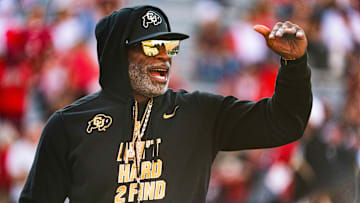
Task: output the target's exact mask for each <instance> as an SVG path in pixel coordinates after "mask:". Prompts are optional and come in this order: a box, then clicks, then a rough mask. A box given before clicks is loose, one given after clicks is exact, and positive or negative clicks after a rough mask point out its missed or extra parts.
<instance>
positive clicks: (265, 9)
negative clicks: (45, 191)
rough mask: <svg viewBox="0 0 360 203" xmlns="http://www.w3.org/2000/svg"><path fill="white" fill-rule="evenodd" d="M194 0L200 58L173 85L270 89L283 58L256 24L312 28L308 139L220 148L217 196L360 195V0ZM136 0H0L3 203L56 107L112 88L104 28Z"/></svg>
mask: <svg viewBox="0 0 360 203" xmlns="http://www.w3.org/2000/svg"><path fill="white" fill-rule="evenodd" d="M163 1H164V0H163ZM169 1H170V0H169ZM189 1H190V0H188V1H187V3H189ZM151 2H155V1H150V2H149V3H151ZM190 2H191V3H192V4H193V6H192V7H193V11H192V12H193V13H194V15H195V16H196V17H195V18H193V19H192V21H190V23H191V26H192V28H193V33H191V36H192V42H193V45H192V46H193V47H194V50H192V52H191V51H189V53H193V54H194V55H195V57H184V58H190V60H191V62H190V63H187V64H190V67H191V70H190V73H189V74H188V75H189V76H190V77H189V78H188V79H184V76H182V75H179V74H180V72H177V71H176V70H175V72H173V74H174V75H172V79H171V80H170V81H171V82H170V87H172V88H174V89H179V88H184V87H186V88H188V89H189V90H194V89H197V86H196V85H197V84H199V83H201V84H203V85H204V84H205V86H209V87H212V89H213V92H214V93H219V94H223V95H234V96H236V97H238V98H239V99H245V100H254V101H258V100H259V99H261V98H264V97H270V96H271V95H272V94H273V91H274V85H275V81H276V74H277V69H278V66H279V57H278V56H276V55H275V54H274V53H272V52H271V51H270V50H269V49H268V48H267V47H266V43H265V41H264V39H263V37H262V36H261V35H260V34H258V33H256V32H254V31H253V26H254V25H255V24H263V25H266V26H268V27H272V26H273V25H274V24H275V23H276V22H277V21H279V20H281V21H283V20H290V21H292V22H294V23H296V24H298V25H300V26H301V27H302V28H304V30H305V33H306V34H307V39H308V54H309V58H308V60H309V63H310V65H311V66H312V69H313V80H314V81H313V87H314V103H313V110H312V114H311V118H310V121H309V125H308V127H307V129H306V132H305V135H304V137H303V139H301V140H300V141H297V142H295V143H292V144H289V145H286V146H283V147H278V148H274V149H266V150H249V151H242V152H231V153H220V154H219V155H218V157H217V159H216V161H215V163H214V166H213V171H212V176H211V180H210V184H209V192H208V196H207V203H240V202H241V203H276V202H278V203H287V202H309V203H310V202H312V203H317V202H318V203H354V202H360V197H359V196H360V185H359V183H360V180H359V179H360V177H359V168H360V1H358V0H305V1H291V0H243V1H237V0H212V1H211V0H207V1H204V0H201V1H200V0H191V1H190ZM127 3H129V1H125V0H77V1H72V0H53V1H47V0H23V1H18V0H1V1H0V203H16V202H17V198H18V196H19V193H20V191H21V189H22V187H23V184H24V181H25V180H26V177H27V174H28V172H29V170H30V168H31V164H32V161H33V158H34V154H35V151H36V145H37V143H38V141H39V138H40V134H41V131H42V128H43V127H44V125H45V122H46V120H47V119H48V118H49V116H50V115H51V114H52V113H53V112H54V111H56V110H57V109H59V108H62V107H64V106H66V105H68V104H70V103H72V102H73V101H75V100H76V99H78V98H80V97H82V96H84V95H86V94H89V93H92V92H95V91H97V90H99V89H100V87H99V85H98V74H99V69H98V64H97V56H96V41H95V38H94V28H95V25H96V23H97V21H98V20H99V19H100V18H102V17H103V16H105V15H108V14H110V13H111V12H112V11H113V10H117V9H119V8H121V7H122V6H125V5H126V4H127ZM177 6H181V3H178V4H177ZM169 15H171V14H169ZM189 53H188V54H189ZM182 54H184V55H186V53H182ZM180 64H181V62H180ZM177 65H179V62H178V63H177Z"/></svg>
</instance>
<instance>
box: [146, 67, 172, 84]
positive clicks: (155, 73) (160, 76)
mask: <svg viewBox="0 0 360 203" xmlns="http://www.w3.org/2000/svg"><path fill="white" fill-rule="evenodd" d="M149 73H150V76H151V78H152V79H153V80H154V81H156V82H159V83H166V82H167V78H168V73H169V68H152V69H150V71H149Z"/></svg>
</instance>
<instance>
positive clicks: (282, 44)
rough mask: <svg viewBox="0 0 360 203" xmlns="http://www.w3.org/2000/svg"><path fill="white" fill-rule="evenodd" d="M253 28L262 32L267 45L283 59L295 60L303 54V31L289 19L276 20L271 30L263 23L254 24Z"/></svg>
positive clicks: (304, 49) (304, 40)
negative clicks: (284, 20)
mask: <svg viewBox="0 0 360 203" xmlns="http://www.w3.org/2000/svg"><path fill="white" fill-rule="evenodd" d="M254 30H255V31H257V32H259V33H260V34H262V35H263V36H264V37H265V40H266V44H267V46H268V47H269V48H270V49H272V50H273V51H274V52H276V53H277V54H279V55H280V56H281V57H282V58H283V59H285V60H295V59H297V58H300V57H301V56H303V55H304V54H305V51H306V47H307V40H306V36H305V32H304V30H303V29H302V28H301V27H300V26H298V25H296V24H293V23H291V22H290V21H286V22H284V23H283V22H278V23H276V24H275V26H274V28H273V29H272V30H270V29H269V28H268V27H266V26H264V25H255V26H254Z"/></svg>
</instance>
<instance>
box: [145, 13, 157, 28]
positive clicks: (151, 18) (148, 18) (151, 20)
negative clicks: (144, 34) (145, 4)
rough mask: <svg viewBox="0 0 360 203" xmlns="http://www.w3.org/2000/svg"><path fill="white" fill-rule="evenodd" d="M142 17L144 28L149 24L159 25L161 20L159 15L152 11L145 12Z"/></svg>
mask: <svg viewBox="0 0 360 203" xmlns="http://www.w3.org/2000/svg"><path fill="white" fill-rule="evenodd" d="M142 19H143V24H142V25H143V27H144V28H148V27H149V25H150V24H154V25H159V24H160V23H161V22H162V19H161V17H160V16H159V15H158V14H157V13H155V12H154V11H148V12H146V14H145V15H144V16H143V17H142Z"/></svg>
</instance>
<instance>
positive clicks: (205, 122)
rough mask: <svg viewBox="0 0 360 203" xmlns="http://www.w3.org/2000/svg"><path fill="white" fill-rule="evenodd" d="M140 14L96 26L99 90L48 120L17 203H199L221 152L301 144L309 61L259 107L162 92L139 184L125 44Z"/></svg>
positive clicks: (285, 70)
mask: <svg viewBox="0 0 360 203" xmlns="http://www.w3.org/2000/svg"><path fill="white" fill-rule="evenodd" d="M136 9H138V8H136V7H135V8H125V9H121V10H119V11H116V12H114V13H112V14H111V15H110V16H108V17H106V18H104V19H103V20H101V21H100V22H99V24H98V25H97V27H96V37H97V40H98V57H99V63H100V69H101V70H100V84H101V87H102V90H101V91H100V92H98V93H95V94H92V95H89V96H86V97H84V98H82V99H80V100H78V101H76V102H74V103H73V104H71V105H69V106H67V107H65V108H63V109H61V110H59V111H57V112H56V113H55V114H54V115H53V116H52V117H51V118H50V119H49V121H48V123H47V125H46V127H45V129H44V131H43V133H42V136H41V140H40V143H39V145H38V149H37V153H36V158H35V161H34V164H33V167H32V169H31V172H30V174H29V177H28V179H27V182H26V184H25V187H24V189H23V192H22V194H21V198H20V203H35V202H36V203H49V202H51V203H58V202H59V203H60V202H63V201H64V199H65V197H69V199H70V202H71V203H100V202H101V203H106V202H108V203H110V202H134V201H135V200H136V199H137V194H135V195H133V194H134V193H133V192H134V191H135V189H136V191H141V194H142V195H143V196H142V198H143V199H148V200H145V201H142V202H147V201H149V200H152V201H153V202H157V203H170V202H171V203H184V202H186V203H200V202H205V196H206V192H207V188H208V184H209V177H210V171H211V164H212V162H213V160H214V158H215V156H216V154H217V152H218V151H220V150H226V151H229V150H244V149H254V148H264V147H276V146H281V145H284V144H287V143H289V142H292V141H294V140H296V139H299V138H300V137H301V136H302V134H303V132H304V129H305V127H306V124H307V121H308V117H309V114H310V109H311V104H312V94H311V85H310V69H309V67H308V66H307V57H306V56H304V57H302V58H301V59H299V60H296V61H293V62H292V63H291V64H288V65H287V66H285V65H284V64H282V66H281V68H280V71H279V74H278V78H277V82H276V88H275V94H274V95H273V97H272V98H266V99H263V100H261V101H259V102H256V103H255V102H251V101H239V100H237V99H236V98H234V97H223V96H221V95H214V94H209V93H203V92H198V91H196V92H192V93H189V92H187V91H185V90H180V91H178V92H174V91H173V90H168V91H167V92H166V93H165V94H163V95H161V96H158V97H155V98H154V104H153V108H152V112H151V115H150V120H149V123H148V127H147V129H146V131H145V134H144V137H143V139H142V140H143V143H144V146H148V147H145V149H144V151H143V152H144V156H143V157H144V159H143V160H142V162H141V164H143V165H142V167H141V172H140V173H141V174H142V175H143V179H142V180H141V184H142V185H136V183H135V182H136V181H135V180H134V179H133V178H132V177H133V176H132V175H131V174H132V172H133V166H134V163H133V162H132V161H130V162H129V164H126V162H125V158H126V157H124V154H126V151H124V150H125V148H126V149H128V146H130V142H131V140H132V130H133V122H134V121H133V115H132V107H133V105H134V99H133V97H132V95H131V89H130V82H129V77H128V69H127V65H128V62H127V60H126V57H127V56H126V49H125V41H126V39H127V37H128V33H129V29H128V28H129V27H131V26H130V25H128V24H129V19H130V18H131V17H132V15H133V12H134V10H136ZM141 108H144V107H141ZM126 167H129V168H128V169H129V170H127V168H126ZM148 172H149V173H148ZM124 174H125V175H124ZM134 174H135V173H134ZM134 188H135V189H134Z"/></svg>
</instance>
